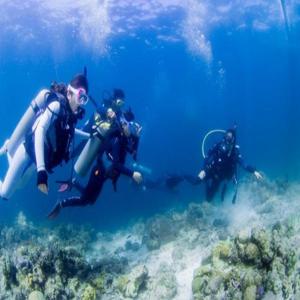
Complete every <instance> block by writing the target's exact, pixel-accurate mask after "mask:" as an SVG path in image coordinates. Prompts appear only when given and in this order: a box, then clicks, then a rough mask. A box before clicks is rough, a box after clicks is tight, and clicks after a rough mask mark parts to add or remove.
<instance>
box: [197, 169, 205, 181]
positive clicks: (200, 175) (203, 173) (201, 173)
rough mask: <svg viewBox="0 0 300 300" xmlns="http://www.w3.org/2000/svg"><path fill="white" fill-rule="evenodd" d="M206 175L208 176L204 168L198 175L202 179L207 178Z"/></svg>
mask: <svg viewBox="0 0 300 300" xmlns="http://www.w3.org/2000/svg"><path fill="white" fill-rule="evenodd" d="M205 176H206V173H205V171H204V170H201V171H200V173H199V174H198V177H199V178H200V179H201V180H203V179H204V178H205Z"/></svg>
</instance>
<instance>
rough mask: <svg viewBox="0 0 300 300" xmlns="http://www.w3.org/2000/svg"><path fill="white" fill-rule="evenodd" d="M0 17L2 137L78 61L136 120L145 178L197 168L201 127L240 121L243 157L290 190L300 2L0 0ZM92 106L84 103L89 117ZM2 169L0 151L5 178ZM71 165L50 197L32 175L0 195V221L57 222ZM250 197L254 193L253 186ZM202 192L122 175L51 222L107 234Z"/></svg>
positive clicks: (298, 165)
mask: <svg viewBox="0 0 300 300" xmlns="http://www.w3.org/2000/svg"><path fill="white" fill-rule="evenodd" d="M0 15H1V18H0V28H1V30H0V90H1V96H0V97H1V109H0V122H1V123H0V124H1V131H0V140H1V141H3V142H4V140H5V139H6V138H8V137H9V136H10V134H11V133H12V131H13V129H14V127H15V126H16V124H17V122H18V120H19V119H20V117H21V116H22V115H23V113H24V112H25V110H26V108H27V107H28V105H29V103H30V101H31V99H32V98H33V97H34V96H35V95H36V93H37V92H38V91H39V90H40V89H41V88H44V87H48V86H49V85H50V83H51V81H53V80H56V81H58V82H59V81H64V82H68V81H69V80H70V79H71V78H72V76H73V75H74V74H75V73H78V72H82V70H83V67H84V66H86V67H87V70H88V79H89V84H90V94H91V95H92V96H93V97H94V98H95V99H97V100H98V101H101V99H102V97H103V92H104V91H105V90H108V91H110V90H111V89H112V88H115V87H116V88H122V89H124V91H125V94H126V105H127V106H130V107H131V108H132V109H133V111H134V113H135V115H136V119H137V121H138V122H140V123H141V124H142V126H143V132H142V138H141V143H140V148H139V155H138V162H139V163H141V164H142V165H144V166H146V167H148V168H150V169H151V170H152V175H151V176H153V178H158V177H159V176H161V175H163V174H167V173H171V174H190V175H197V174H198V172H199V171H200V169H201V166H202V156H201V142H202V139H203V137H204V135H205V134H206V132H207V131H209V130H211V129H215V128H217V129H227V128H230V127H232V126H233V125H234V124H237V135H238V143H239V144H240V146H241V152H242V154H243V156H244V158H245V161H246V162H247V163H249V164H252V165H254V166H256V167H257V168H258V170H260V171H262V172H263V174H264V176H265V178H266V180H270V181H272V180H283V181H285V182H288V183H289V184H290V185H292V186H293V187H296V186H298V184H299V181H300V159H299V153H300V134H299V132H300V122H299V115H300V102H299V100H300V89H299V81H300V55H299V53H300V1H299V0H281V1H279V0H265V1H259V0H244V1H241V0H226V1H225V0H206V1H204V0H186V1H179V0H149V1H146V0H135V1H126V0H114V1H113V0H111V1H109V0H102V1H99V0H98V1H97V0H86V1H79V0H72V1H70V0H65V1H59V0H53V1H33V0H28V1H26V2H24V1H19V0H12V1H6V0H0ZM92 111H93V106H92V105H91V104H89V106H88V113H87V115H86V116H89V114H90V113H91V112H92ZM127 162H128V165H130V163H131V161H130V159H128V161H127ZM6 167H7V163H6V159H5V157H1V159H0V175H1V178H3V176H4V174H5V171H6ZM70 168H71V166H70V164H69V165H68V166H67V167H63V168H62V169H60V168H57V169H56V170H55V173H54V174H52V175H51V176H50V194H49V196H48V197H45V196H43V195H42V194H41V193H39V192H38V191H37V189H36V178H35V176H33V178H32V179H31V181H30V183H29V184H28V185H27V186H26V187H25V188H24V189H21V190H18V191H17V192H16V193H15V195H14V196H13V197H12V198H11V199H10V200H9V201H7V202H4V201H3V202H1V210H0V223H1V224H2V225H6V224H11V223H12V224H13V223H14V222H15V218H16V216H17V215H18V214H19V212H20V211H22V212H23V213H24V215H26V217H27V218H28V219H29V220H30V221H32V222H37V223H39V224H43V226H45V227H51V226H53V222H49V221H47V220H46V217H45V216H46V214H47V212H48V211H49V209H51V207H52V206H53V204H54V203H55V202H56V200H57V198H58V197H61V196H60V195H58V193H57V192H56V189H57V185H56V184H55V180H58V179H65V178H67V177H68V176H69V174H70ZM240 175H241V177H242V178H243V177H249V175H247V174H246V173H244V172H241V174H240ZM251 184H252V183H251ZM246 191H248V190H247V189H246ZM250 191H252V192H253V190H251V189H249V193H250ZM245 193H246V192H245V191H244V190H243V192H242V193H241V195H243V196H245ZM295 195H298V194H297V193H296V194H295ZM247 197H254V198H255V197H256V193H255V191H254V192H253V194H251V195H249V194H247ZM241 198H242V196H239V199H238V200H237V201H238V202H239V201H241V202H242V199H241ZM203 199H204V193H203V187H202V186H197V187H191V186H189V185H187V184H182V185H180V186H179V187H178V188H177V189H176V190H175V191H173V192H168V191H142V190H138V191H137V190H136V189H134V188H133V186H132V185H131V184H130V181H129V180H128V179H127V178H122V179H121V180H120V182H119V184H118V192H117V193H114V192H113V189H112V186H111V184H110V183H109V182H108V183H107V184H106V186H105V188H104V191H103V193H102V194H101V197H99V199H98V201H97V203H96V204H95V205H93V206H89V207H84V208H74V209H73V208H72V209H67V210H65V211H63V212H62V213H61V215H60V216H59V218H58V219H56V220H55V221H54V222H55V224H56V225H57V224H58V225H59V224H73V225H81V224H90V225H92V227H93V228H96V230H105V231H109V232H114V231H115V230H119V229H121V228H127V227H128V226H130V224H132V223H134V222H135V220H139V219H140V218H145V219H147V218H149V217H152V216H153V215H155V214H157V213H164V212H165V211H168V210H169V209H172V208H176V209H178V210H179V211H183V210H185V209H186V208H187V207H188V206H189V204H190V203H191V202H196V203H201V202H202V201H203ZM294 200H295V198H294ZM285 201H289V199H286V200H285ZM215 202H216V203H215V205H217V206H218V205H219V204H218V202H219V200H218V199H216V200H215ZM226 202H228V203H225V204H223V206H225V207H227V208H228V211H227V213H230V212H231V208H230V207H231V204H230V200H229V199H227V201H226ZM235 210H236V209H235ZM129 228H130V227H129ZM129 232H130V229H129ZM178 299H179V298H178ZM182 299H184V298H182Z"/></svg>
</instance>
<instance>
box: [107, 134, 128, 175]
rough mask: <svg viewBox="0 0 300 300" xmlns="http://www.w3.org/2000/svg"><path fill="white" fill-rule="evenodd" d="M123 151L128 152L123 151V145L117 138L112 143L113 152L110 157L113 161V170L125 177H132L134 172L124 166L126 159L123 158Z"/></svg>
mask: <svg viewBox="0 0 300 300" xmlns="http://www.w3.org/2000/svg"><path fill="white" fill-rule="evenodd" d="M122 151H126V149H122V145H121V143H120V140H119V138H115V139H114V140H113V143H112V150H111V156H110V157H111V159H112V168H113V169H114V170H116V171H117V172H119V173H121V174H123V175H126V176H128V177H132V175H133V171H132V170H130V169H129V168H127V167H125V165H124V159H122V157H121V156H122V155H121V153H122Z"/></svg>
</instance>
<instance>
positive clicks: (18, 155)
mask: <svg viewBox="0 0 300 300" xmlns="http://www.w3.org/2000/svg"><path fill="white" fill-rule="evenodd" d="M87 93H88V81H87V78H86V75H85V74H79V75H76V76H75V77H74V78H73V79H72V80H71V81H70V83H69V85H68V86H67V87H66V86H65V85H64V84H53V85H51V88H50V90H47V89H44V90H42V91H40V92H39V94H38V95H37V96H36V98H35V99H34V100H33V101H32V102H31V104H30V106H29V108H28V109H27V111H26V113H25V114H24V116H23V117H22V119H21V120H20V122H19V124H18V125H17V127H16V129H15V130H14V132H13V134H12V136H11V137H10V139H9V140H7V141H6V142H5V144H4V146H3V147H2V148H1V152H2V153H6V154H7V158H8V162H9V167H8V171H7V173H6V175H5V178H4V180H3V181H0V197H1V198H3V199H8V198H10V197H11V196H12V194H13V193H14V191H15V189H16V188H17V187H18V185H19V184H20V183H24V181H25V178H26V179H28V176H29V175H30V173H31V172H32V171H33V169H34V167H35V168H36V171H37V187H38V189H39V190H40V191H41V192H42V193H45V194H47V193H48V173H52V170H53V168H55V167H56V166H57V165H60V164H61V163H62V162H63V161H65V162H67V161H68V160H69V152H70V145H71V143H72V142H73V138H74V132H75V125H76V123H77V121H78V119H81V118H82V117H83V113H84V109H83V108H82V106H84V105H85V104H86V103H87V102H88V99H89V98H88V95H87Z"/></svg>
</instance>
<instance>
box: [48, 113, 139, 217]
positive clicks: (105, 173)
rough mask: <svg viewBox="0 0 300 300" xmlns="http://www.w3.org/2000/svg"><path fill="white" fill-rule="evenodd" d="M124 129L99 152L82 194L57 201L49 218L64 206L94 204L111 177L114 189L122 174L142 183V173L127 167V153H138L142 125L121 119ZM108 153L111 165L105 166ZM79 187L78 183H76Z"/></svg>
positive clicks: (54, 215)
mask: <svg viewBox="0 0 300 300" xmlns="http://www.w3.org/2000/svg"><path fill="white" fill-rule="evenodd" d="M121 126H122V130H121V131H120V132H119V134H118V135H115V136H113V137H112V138H110V139H109V140H108V141H107V142H106V143H105V148H103V152H102V153H99V155H98V159H97V163H96V165H95V166H94V168H93V169H92V171H91V174H90V178H89V181H88V184H87V186H86V187H85V188H80V186H79V188H78V189H79V190H81V196H77V197H70V198H67V199H64V200H62V201H59V202H57V203H56V205H55V206H54V208H53V209H52V211H51V212H50V213H49V215H48V218H50V219H53V218H55V217H56V216H57V215H58V214H59V213H60V210H61V209H62V208H65V207H69V206H86V205H92V204H94V203H95V201H96V200H97V197H98V196H99V194H100V193H101V190H102V187H103V184H104V182H105V181H106V180H107V179H111V180H112V183H113V186H114V189H115V190H116V182H117V180H118V178H119V177H120V175H121V174H123V175H125V176H128V177H131V178H132V179H133V180H134V181H135V182H136V183H138V184H139V183H141V182H142V180H143V178H142V175H141V173H139V172H136V171H133V170H131V169H128V168H127V167H125V165H124V164H125V160H126V154H127V153H130V154H132V155H136V150H137V148H136V145H135V141H136V139H137V138H138V137H139V135H140V131H141V127H140V126H139V125H138V124H137V123H136V122H132V121H131V122H128V121H127V120H125V119H122V120H121ZM104 152H105V153H106V154H107V157H108V159H109V160H110V161H111V165H110V166H109V167H105V165H104V162H103V159H102V157H103V154H104ZM75 186H77V187H78V183H75Z"/></svg>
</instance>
